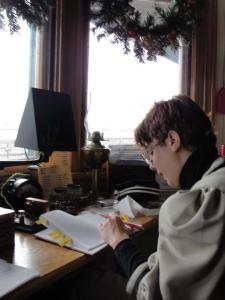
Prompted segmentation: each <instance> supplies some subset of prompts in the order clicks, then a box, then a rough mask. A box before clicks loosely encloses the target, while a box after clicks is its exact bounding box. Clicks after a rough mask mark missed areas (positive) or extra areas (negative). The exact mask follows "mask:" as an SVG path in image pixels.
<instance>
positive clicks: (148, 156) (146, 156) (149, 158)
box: [141, 143, 159, 165]
mask: <svg viewBox="0 0 225 300" xmlns="http://www.w3.org/2000/svg"><path fill="white" fill-rule="evenodd" d="M157 146H159V144H158V143H157V144H154V145H151V147H149V148H146V150H145V151H142V153H141V156H142V158H143V159H144V160H145V162H146V163H147V164H149V165H152V156H153V154H154V150H155V148H156V147H157Z"/></svg>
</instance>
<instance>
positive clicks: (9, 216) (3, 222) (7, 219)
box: [0, 207, 15, 248]
mask: <svg viewBox="0 0 225 300" xmlns="http://www.w3.org/2000/svg"><path fill="white" fill-rule="evenodd" d="M14 236H15V226H14V211H13V210H11V209H6V208H2V207H0V247H1V248H2V247H5V246H12V245H14Z"/></svg>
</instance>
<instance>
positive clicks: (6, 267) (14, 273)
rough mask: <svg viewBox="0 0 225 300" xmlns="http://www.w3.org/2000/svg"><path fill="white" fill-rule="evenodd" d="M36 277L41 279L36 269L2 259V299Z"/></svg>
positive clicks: (0, 276) (0, 263) (0, 267)
mask: <svg viewBox="0 0 225 300" xmlns="http://www.w3.org/2000/svg"><path fill="white" fill-rule="evenodd" d="M36 277H39V273H38V271H36V270H34V269H28V268H24V267H21V266H17V265H14V264H11V263H8V262H7V261H5V260H3V259H0V298H1V297H3V296H4V295H6V294H8V293H9V292H11V291H13V290H15V289H16V288H18V287H19V286H21V285H23V284H24V283H26V282H28V281H30V280H32V279H34V278H36Z"/></svg>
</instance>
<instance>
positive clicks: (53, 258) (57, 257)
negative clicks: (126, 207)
mask: <svg viewBox="0 0 225 300" xmlns="http://www.w3.org/2000/svg"><path fill="white" fill-rule="evenodd" d="M157 219H158V218H157V217H139V218H137V219H134V222H136V223H139V224H142V225H143V226H144V228H146V229H147V228H150V227H152V226H154V225H155V224H156V223H157ZM103 251H104V250H103ZM0 257H1V258H3V259H5V260H7V261H9V262H12V263H14V264H16V265H19V266H23V267H27V268H34V269H36V270H38V271H39V272H40V278H38V279H34V280H32V281H30V282H28V283H27V284H25V285H23V286H21V287H19V288H18V289H16V290H15V291H13V292H11V293H10V294H8V295H6V296H4V297H2V299H7V300H8V299H10V300H13V299H22V298H23V297H26V296H30V295H31V294H32V293H35V292H36V291H38V290H40V289H42V288H44V287H46V286H48V285H50V284H52V283H54V282H56V281H57V280H60V279H61V278H63V277H64V276H65V274H68V273H69V272H72V271H75V270H76V269H78V268H79V267H81V266H83V265H85V264H87V263H88V262H90V261H91V260H93V259H94V257H95V255H94V256H90V255H86V254H83V253H80V252H77V251H74V250H71V249H68V248H64V247H59V246H58V245H55V244H51V243H49V242H45V241H42V240H39V239H37V238H35V237H34V236H33V235H32V234H29V233H23V232H16V234H15V246H14V247H13V248H12V249H4V251H2V250H1V251H0Z"/></svg>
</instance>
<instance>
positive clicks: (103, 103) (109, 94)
mask: <svg viewBox="0 0 225 300" xmlns="http://www.w3.org/2000/svg"><path fill="white" fill-rule="evenodd" d="M173 56H174V55H172V57H173ZM177 56H178V55H177ZM179 90H180V64H179V61H178V59H177V62H174V61H172V60H170V59H167V58H165V57H158V60H157V62H150V61H146V62H145V63H144V64H143V63H140V62H139V61H138V60H137V59H136V58H135V57H134V55H133V53H130V54H128V55H126V54H123V50H122V46H121V45H120V44H112V43H111V42H110V39H109V38H108V39H106V38H102V39H101V40H100V41H97V38H96V36H95V35H94V34H93V33H92V32H90V45H89V77H88V113H87V118H86V119H87V122H86V123H87V124H86V127H87V128H88V131H89V132H93V131H96V130H97V131H100V132H103V133H104V138H105V139H106V140H110V141H109V144H130V143H133V142H134V140H133V130H134V129H135V127H136V126H137V125H138V124H139V122H140V121H141V120H142V119H143V117H144V116H145V114H146V113H147V112H148V111H149V109H150V107H151V105H152V104H153V103H154V102H156V101H159V100H162V99H164V100H166V99H169V98H170V97H172V96H173V95H176V94H178V93H179Z"/></svg>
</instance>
